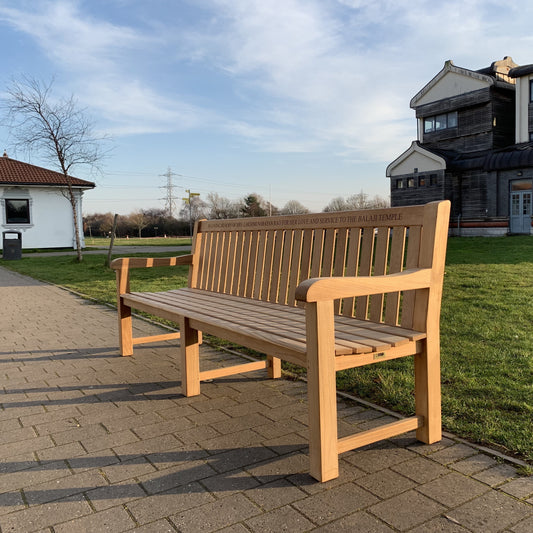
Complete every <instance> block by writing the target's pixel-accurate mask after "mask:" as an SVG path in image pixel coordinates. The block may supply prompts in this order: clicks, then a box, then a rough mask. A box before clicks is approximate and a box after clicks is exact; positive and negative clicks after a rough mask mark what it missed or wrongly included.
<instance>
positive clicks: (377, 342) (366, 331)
mask: <svg viewBox="0 0 533 533" xmlns="http://www.w3.org/2000/svg"><path fill="white" fill-rule="evenodd" d="M190 290H192V291H194V289H179V291H187V292H188V291H190ZM169 292H175V291H169ZM196 296H197V297H199V298H202V294H201V293H198V292H196ZM216 297H217V298H218V297H220V298H224V299H225V300H226V301H227V305H231V303H229V302H232V303H235V304H236V305H237V308H236V309H237V312H238V313H239V315H242V313H245V314H246V316H248V315H249V314H250V313H253V314H257V315H258V317H259V318H260V319H263V320H264V317H265V316H270V317H272V318H271V319H272V320H277V321H279V320H280V318H281V316H284V317H285V318H286V320H288V321H290V322H294V321H298V324H299V326H301V327H305V325H304V322H305V315H304V311H303V310H301V309H298V308H293V307H288V306H280V305H279V304H272V303H269V302H263V301H257V300H252V301H248V300H245V301H243V299H242V298H238V299H237V298H234V297H232V296H230V295H218V294H217V295H216ZM205 298H206V299H208V298H212V294H211V296H210V293H206V294H205ZM247 306H248V307H247ZM365 324H366V321H362V320H357V319H354V318H349V319H342V318H341V317H336V331H337V342H338V343H339V344H342V345H346V346H350V347H352V349H353V352H351V353H368V352H369V351H383V350H387V349H389V348H391V347H396V346H400V345H403V344H406V343H408V342H412V341H414V340H420V339H422V338H424V337H425V333H420V332H414V331H411V330H405V329H402V328H399V327H394V326H393V327H388V326H385V327H384V328H383V329H380V328H375V329H373V328H366V327H365ZM370 324H371V325H372V323H370ZM345 341H349V342H345ZM339 353H340V352H339Z"/></svg>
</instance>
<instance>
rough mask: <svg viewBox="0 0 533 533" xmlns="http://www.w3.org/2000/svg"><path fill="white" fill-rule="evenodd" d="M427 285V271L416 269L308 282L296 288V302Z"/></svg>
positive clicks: (417, 287) (403, 289)
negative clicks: (381, 274) (383, 274)
mask: <svg viewBox="0 0 533 533" xmlns="http://www.w3.org/2000/svg"><path fill="white" fill-rule="evenodd" d="M430 285H431V269H430V268H416V269H410V270H404V271H403V272H398V273H397V274H387V275H385V276H353V277H352V276H350V277H331V278H329V277H328V278H311V279H307V280H305V281H303V282H302V283H300V285H298V287H297V288H296V299H297V300H299V301H302V302H320V301H325V300H336V299H338V298H351V297H356V296H369V295H371V294H383V293H387V292H397V291H409V290H413V289H424V288H428V287H429V286H430Z"/></svg>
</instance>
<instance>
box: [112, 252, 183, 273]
mask: <svg viewBox="0 0 533 533" xmlns="http://www.w3.org/2000/svg"><path fill="white" fill-rule="evenodd" d="M192 258H193V256H192V254H187V255H178V256H176V257H120V258H118V259H113V261H111V265H110V266H111V268H112V269H113V270H122V269H128V268H152V267H163V266H176V265H192Z"/></svg>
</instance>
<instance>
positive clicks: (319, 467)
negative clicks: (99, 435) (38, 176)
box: [112, 201, 450, 481]
mask: <svg viewBox="0 0 533 533" xmlns="http://www.w3.org/2000/svg"><path fill="white" fill-rule="evenodd" d="M449 211H450V203H449V202H448V201H442V202H433V203H430V204H427V205H424V206H413V207H401V208H391V209H380V210H367V211H350V212H336V213H321V214H316V215H296V216H280V217H262V218H242V219H234V220H210V221H205V220H202V221H199V222H197V223H196V226H195V232H194V238H193V244H192V253H191V254H190V255H184V256H179V257H171V258H157V259H146V258H122V259H116V260H115V261H113V262H112V267H113V268H114V269H116V271H117V272H116V273H117V285H118V313H119V330H120V351H121V354H122V355H131V354H132V353H133V346H134V345H135V344H139V343H144V342H151V341H157V340H161V339H169V338H177V336H178V335H181V337H180V354H181V372H182V387H183V393H184V394H185V395H186V396H194V395H197V394H199V393H200V382H201V381H202V380H207V379H213V378H217V377H222V376H228V375H232V374H237V373H241V372H245V371H251V370H257V369H259V368H268V370H269V375H270V376H271V377H279V376H280V375H281V363H280V359H283V360H285V361H289V362H291V363H295V364H297V365H301V366H303V367H305V368H306V369H307V379H308V385H307V386H308V402H309V431H310V436H309V457H310V473H311V475H312V476H313V477H314V478H316V479H317V480H319V481H327V480H330V479H333V478H335V477H337V476H338V455H339V454H340V453H343V452H345V451H348V450H351V449H354V448H357V447H360V446H365V445H367V444H370V443H372V442H375V441H378V440H381V439H385V438H389V437H392V436H395V435H399V434H401V433H404V432H407V431H411V430H415V429H416V436H417V438H418V439H419V440H421V441H423V442H425V443H428V444H429V443H433V442H436V441H438V440H440V439H441V414H440V345H439V315H440V304H441V294H442V282H443V274H444V260H445V253H446V242H447V232H448V219H449ZM184 264H186V265H190V269H189V282H188V287H187V288H182V289H177V290H169V291H165V292H157V293H147V292H142V293H139V292H130V290H129V270H130V269H131V268H138V267H155V266H168V265H184ZM132 308H135V309H138V310H142V311H146V312H148V313H151V314H153V315H156V316H159V317H162V318H165V319H169V320H171V321H173V322H175V323H177V324H179V330H180V333H172V334H168V335H159V336H154V337H143V338H137V339H135V338H132V322H131V309H132ZM201 332H206V333H209V334H212V335H215V336H217V337H221V338H223V339H226V340H228V341H231V342H235V343H237V344H239V345H243V346H247V347H249V348H252V349H254V350H258V351H260V352H263V353H265V354H268V357H267V360H266V361H259V362H252V363H247V364H241V365H237V366H233V367H230V368H227V367H226V368H220V369H216V370H210V371H200V363H199V344H200V343H201ZM406 356H414V361H415V365H414V367H415V370H414V373H415V398H416V399H415V407H416V416H413V417H411V418H406V419H401V420H399V421H397V422H392V423H389V424H386V425H384V426H381V427H379V428H377V429H372V430H369V431H363V432H361V433H356V434H355V435H352V436H348V437H343V438H340V439H339V438H338V436H337V411H336V385H335V375H336V374H335V373H336V371H338V370H343V369H347V368H352V367H358V366H362V365H367V364H371V363H377V362H380V361H387V360H390V359H395V358H398V357H406Z"/></svg>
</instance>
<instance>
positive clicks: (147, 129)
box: [0, 0, 206, 135]
mask: <svg viewBox="0 0 533 533" xmlns="http://www.w3.org/2000/svg"><path fill="white" fill-rule="evenodd" d="M31 5H32V9H28V10H24V9H23V8H8V7H0V20H4V21H5V22H7V23H9V24H10V25H11V26H12V27H14V28H16V29H17V30H18V31H20V32H24V33H27V34H28V35H30V36H31V37H32V38H33V39H34V40H35V41H36V42H37V43H38V44H39V46H40V47H41V49H42V50H43V52H44V53H45V55H46V56H48V58H49V59H50V60H51V61H52V62H53V63H54V65H55V66H56V68H57V69H58V70H60V71H62V72H63V73H64V74H63V76H62V77H64V78H66V79H67V80H68V83H69V85H70V88H71V89H72V90H74V92H75V94H76V96H77V97H78V98H79V99H80V100H81V101H82V102H83V103H85V104H86V105H88V106H89V107H90V108H91V109H92V110H94V111H95V112H98V113H99V114H100V115H101V116H102V117H103V121H104V122H105V123H106V126H107V130H108V131H109V132H110V133H113V134H116V135H121V134H138V133H159V132H168V131H178V130H183V129H188V128H191V127H196V126H198V124H199V121H200V120H202V119H205V118H206V113H205V111H203V110H201V109H198V108H197V107H195V106H194V105H191V104H188V103H186V102H181V101H179V100H176V99H170V98H168V97H165V96H163V95H160V94H158V93H157V91H156V89H155V88H153V87H151V86H150V84H149V82H146V81H143V80H140V79H138V78H137V77H136V73H135V72H128V71H127V69H126V68H124V66H123V65H131V64H132V56H133V57H134V56H135V55H136V54H138V53H140V51H142V50H144V49H146V48H151V47H155V48H157V46H158V45H160V44H161V42H160V41H159V38H157V37H155V36H150V35H145V34H143V33H141V32H140V31H138V30H135V29H133V28H130V27H126V26H120V25H116V24H112V23H110V22H107V21H103V20H99V19H96V18H93V17H90V16H88V15H87V14H86V13H85V12H82V11H81V10H80V9H81V8H80V5H79V4H78V3H76V2H72V1H68V0H58V1H45V2H39V3H38V4H37V5H35V4H34V3H32V4H31Z"/></svg>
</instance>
